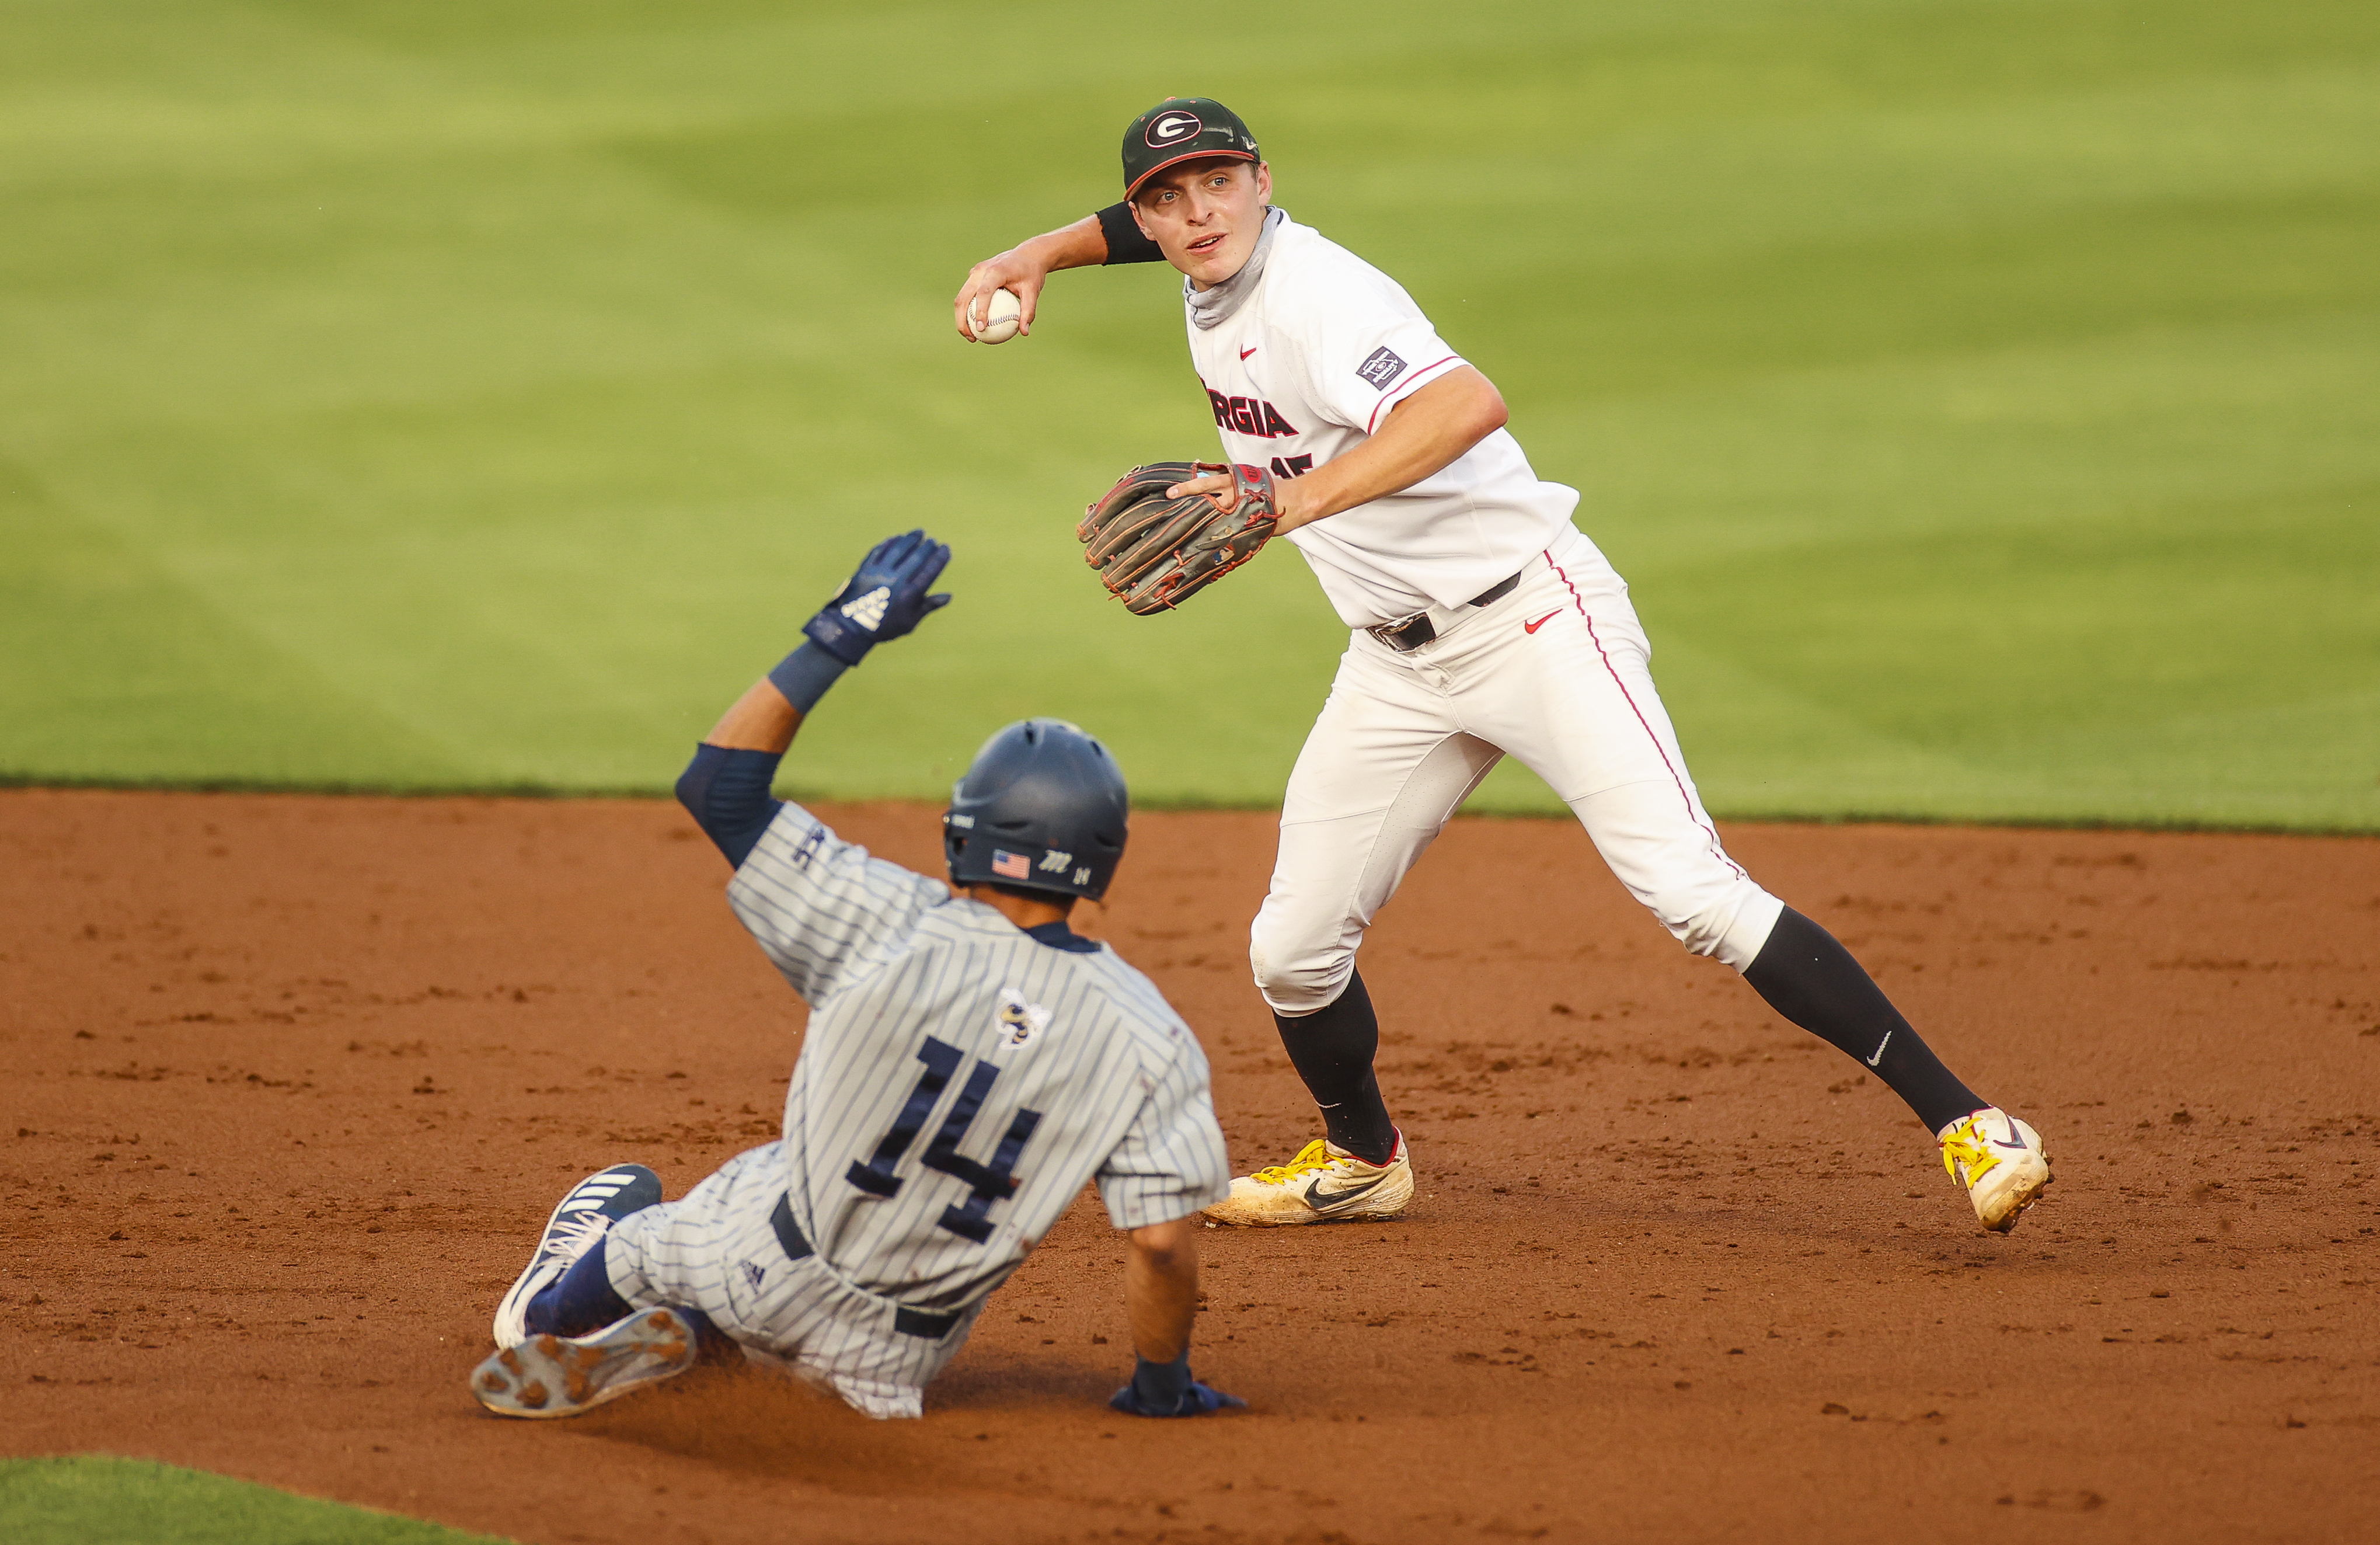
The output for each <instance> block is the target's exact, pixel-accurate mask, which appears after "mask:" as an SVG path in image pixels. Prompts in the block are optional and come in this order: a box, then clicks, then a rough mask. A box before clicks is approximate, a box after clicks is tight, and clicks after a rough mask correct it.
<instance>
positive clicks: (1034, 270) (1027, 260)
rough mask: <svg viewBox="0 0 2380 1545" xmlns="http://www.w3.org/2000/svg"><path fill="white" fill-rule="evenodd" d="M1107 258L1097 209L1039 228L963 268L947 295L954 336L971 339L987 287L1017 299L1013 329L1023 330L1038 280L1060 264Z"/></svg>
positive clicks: (1083, 264)
mask: <svg viewBox="0 0 2380 1545" xmlns="http://www.w3.org/2000/svg"><path fill="white" fill-rule="evenodd" d="M1107 261H1108V238H1107V233H1106V231H1105V230H1104V229H1103V228H1102V227H1101V225H1100V224H1099V216H1098V215H1096V214H1087V215H1085V216H1084V217H1083V218H1082V219H1080V220H1077V221H1075V223H1074V224H1073V225H1061V226H1059V227H1058V228H1057V229H1056V230H1054V231H1045V232H1043V233H1042V234H1041V235H1039V236H1037V237H1034V238H1033V239H1032V240H1030V241H1024V242H1019V243H1018V244H1017V245H1015V246H1014V247H1012V248H1010V249H1008V250H1007V251H1005V252H1002V253H1001V254H1000V255H999V256H997V257H991V258H986V259H984V260H983V262H979V263H977V264H976V265H975V266H974V267H973V268H970V269H968V270H967V276H966V283H965V284H964V285H961V286H959V293H958V294H957V295H956V296H955V297H953V299H952V301H951V321H952V322H953V324H954V325H955V326H956V327H957V328H958V330H959V336H960V337H962V338H965V340H966V341H967V342H969V343H973V342H975V329H976V324H977V323H978V322H982V321H983V312H984V308H985V307H986V306H989V305H990V304H991V292H992V291H994V290H999V289H1004V290H1006V291H1007V292H1008V293H1009V294H1011V295H1013V296H1014V297H1016V299H1017V304H1018V310H1017V315H1016V325H1017V330H1018V331H1019V332H1021V333H1025V334H1027V335H1029V334H1031V333H1032V331H1033V313H1034V310H1036V309H1037V308H1038V306H1039V304H1040V300H1041V286H1043V285H1044V284H1046V283H1048V282H1049V278H1050V274H1054V273H1056V272H1057V271H1058V270H1060V269H1062V268H1096V267H1098V266H1099V264H1101V263H1104V262H1107Z"/></svg>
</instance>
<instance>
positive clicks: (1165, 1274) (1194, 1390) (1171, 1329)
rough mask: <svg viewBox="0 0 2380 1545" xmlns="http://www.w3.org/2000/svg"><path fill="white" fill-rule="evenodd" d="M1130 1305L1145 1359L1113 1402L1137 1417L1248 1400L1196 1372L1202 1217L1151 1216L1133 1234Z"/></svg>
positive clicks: (1191, 1412)
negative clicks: (1193, 1331) (1193, 1336)
mask: <svg viewBox="0 0 2380 1545" xmlns="http://www.w3.org/2000/svg"><path fill="white" fill-rule="evenodd" d="M1126 1238H1127V1240H1128V1241H1129V1253H1128V1254H1127V1255H1126V1256H1125V1258H1124V1266H1123V1297H1124V1308H1125V1309H1126V1311H1127V1312H1128V1313H1129V1314H1130V1315H1131V1317H1132V1343H1133V1349H1134V1350H1135V1351H1136V1352H1138V1353H1139V1354H1140V1364H1139V1366H1138V1367H1137V1368H1135V1369H1134V1370H1133V1375H1132V1382H1131V1383H1129V1384H1126V1385H1125V1386H1124V1387H1123V1389H1120V1390H1118V1391H1116V1393H1115V1397H1114V1398H1113V1399H1112V1400H1111V1401H1109V1402H1108V1404H1109V1405H1112V1406H1114V1407H1115V1408H1116V1409H1117V1410H1119V1411H1127V1412H1130V1413H1131V1414H1132V1415H1134V1416H1135V1417H1204V1416H1210V1415H1212V1414H1213V1413H1215V1412H1217V1411H1226V1410H1232V1409H1233V1408H1236V1407H1238V1406H1243V1405H1246V1404H1247V1402H1246V1401H1244V1400H1241V1399H1240V1398H1238V1397H1237V1396H1235V1395H1228V1394H1225V1393H1223V1392H1222V1391H1220V1390H1216V1389H1209V1388H1208V1386H1206V1385H1204V1384H1201V1383H1200V1382H1198V1381H1197V1380H1196V1379H1194V1378H1192V1377H1191V1376H1190V1328H1191V1325H1192V1323H1193V1322H1194V1321H1195V1320H1196V1319H1197V1317H1198V1217H1197V1215H1196V1213H1193V1214H1191V1215H1190V1216H1189V1217H1187V1218H1176V1219H1174V1220H1173V1221H1172V1223H1151V1224H1149V1225H1148V1226H1147V1227H1146V1228H1136V1229H1134V1230H1133V1231H1132V1232H1131V1233H1130V1234H1129V1235H1126Z"/></svg>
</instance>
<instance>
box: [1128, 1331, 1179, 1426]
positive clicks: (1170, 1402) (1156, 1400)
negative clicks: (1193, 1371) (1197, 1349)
mask: <svg viewBox="0 0 2380 1545" xmlns="http://www.w3.org/2000/svg"><path fill="white" fill-rule="evenodd" d="M1189 1393H1190V1349H1189V1348H1188V1347H1186V1346H1185V1347H1184V1348H1183V1349H1182V1356H1178V1357H1176V1358H1174V1359H1173V1360H1172V1362H1170V1363H1152V1362H1150V1361H1149V1360H1148V1359H1147V1357H1143V1358H1141V1359H1140V1364H1139V1366H1138V1367H1136V1368H1135V1369H1133V1370H1132V1394H1133V1398H1134V1399H1135V1400H1137V1401H1139V1402H1140V1405H1141V1408H1142V1409H1143V1410H1146V1411H1156V1412H1160V1413H1162V1414H1164V1415H1167V1416H1171V1415H1172V1414H1173V1413H1174V1412H1176V1411H1179V1410H1180V1409H1182V1401H1183V1398H1184V1396H1185V1395H1187V1394H1189Z"/></svg>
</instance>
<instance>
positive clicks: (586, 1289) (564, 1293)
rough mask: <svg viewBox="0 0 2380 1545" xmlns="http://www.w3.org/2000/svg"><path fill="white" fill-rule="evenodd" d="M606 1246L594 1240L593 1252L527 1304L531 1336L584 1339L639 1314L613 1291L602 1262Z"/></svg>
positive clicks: (610, 1273) (607, 1268)
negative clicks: (584, 1336)
mask: <svg viewBox="0 0 2380 1545" xmlns="http://www.w3.org/2000/svg"><path fill="white" fill-rule="evenodd" d="M607 1243H609V1241H606V1240H601V1239H598V1240H597V1241H595V1247H594V1248H593V1249H590V1250H589V1251H588V1252H587V1253H586V1254H585V1255H583V1256H580V1257H579V1258H578V1259H577V1260H575V1261H572V1262H571V1263H570V1270H569V1271H565V1272H564V1273H562V1275H561V1276H560V1277H558V1278H556V1279H555V1280H554V1281H553V1283H549V1284H548V1285H547V1286H546V1288H545V1290H544V1291H543V1292H541V1293H540V1294H539V1295H538V1296H536V1297H534V1298H531V1299H530V1300H529V1301H528V1316H527V1323H528V1332H529V1334H531V1335H533V1336H543V1335H555V1336H583V1335H587V1334H589V1332H595V1331H600V1330H601V1329H602V1328H603V1327H604V1326H606V1325H613V1324H617V1323H618V1322H619V1321H621V1320H625V1319H627V1318H628V1316H630V1315H632V1314H634V1313H636V1312H637V1307H636V1306H635V1305H634V1304H631V1303H629V1302H628V1301H627V1300H626V1299H625V1298H623V1297H621V1296H619V1295H618V1294H617V1293H614V1292H613V1291H612V1272H611V1269H610V1268H609V1267H607V1266H605V1265H604V1263H603V1247H604V1245H605V1244H607Z"/></svg>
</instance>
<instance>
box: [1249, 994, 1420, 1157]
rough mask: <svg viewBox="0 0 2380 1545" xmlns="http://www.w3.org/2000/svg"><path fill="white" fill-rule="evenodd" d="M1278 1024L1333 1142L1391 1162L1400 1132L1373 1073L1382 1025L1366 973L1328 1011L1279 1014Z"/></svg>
mask: <svg viewBox="0 0 2380 1545" xmlns="http://www.w3.org/2000/svg"><path fill="white" fill-rule="evenodd" d="M1272 1022H1273V1023H1274V1024H1275V1025H1276V1026H1278V1027H1279V1028H1280V1029H1281V1045H1282V1046H1283V1047H1284V1048H1286V1049H1287V1051H1288V1052H1289V1060H1290V1063H1291V1064H1292V1065H1293V1066H1294V1067H1295V1068H1296V1069H1297V1076H1298V1077H1301V1078H1303V1079H1305V1089H1306V1092H1307V1093H1309V1094H1311V1095H1313V1096H1314V1102H1315V1103H1316V1104H1317V1105H1319V1106H1321V1107H1322V1126H1323V1130H1324V1132H1325V1133H1327V1134H1328V1135H1329V1137H1330V1140H1331V1141H1332V1142H1333V1143H1336V1144H1337V1145H1338V1146H1339V1147H1341V1148H1343V1149H1345V1150H1347V1151H1348V1152H1350V1153H1352V1154H1354V1156H1355V1157H1356V1158H1358V1159H1361V1160H1363V1161H1365V1162H1367V1163H1373V1164H1385V1163H1387V1162H1389V1158H1390V1155H1391V1154H1393V1153H1395V1152H1396V1150H1397V1128H1396V1124H1395V1123H1394V1122H1392V1121H1390V1119H1389V1107H1388V1104H1387V1103H1386V1102H1385V1101H1382V1100H1381V1099H1380V1080H1379V1079H1378V1077H1376V1076H1375V1075H1374V1074H1373V1072H1372V1059H1373V1058H1374V1057H1376V1056H1378V1055H1379V1052H1380V1021H1379V1019H1378V1016H1375V1015H1374V1014H1373V1013H1372V995H1371V994H1370V993H1369V992H1366V991H1365V990H1364V976H1363V973H1362V972H1360V971H1350V972H1349V973H1348V974H1347V990H1346V991H1343V992H1342V993H1340V994H1339V996H1338V998H1337V1000H1336V1001H1335V1002H1333V1003H1332V1004H1330V1006H1329V1007H1328V1008H1323V1009H1318V1010H1317V1011H1315V1012H1314V1013H1312V1014H1305V1015H1300V1016H1298V1017H1296V1018H1294V1019H1292V1018H1290V1017H1288V1016H1285V1015H1280V1014H1276V1015H1274V1016H1272Z"/></svg>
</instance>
